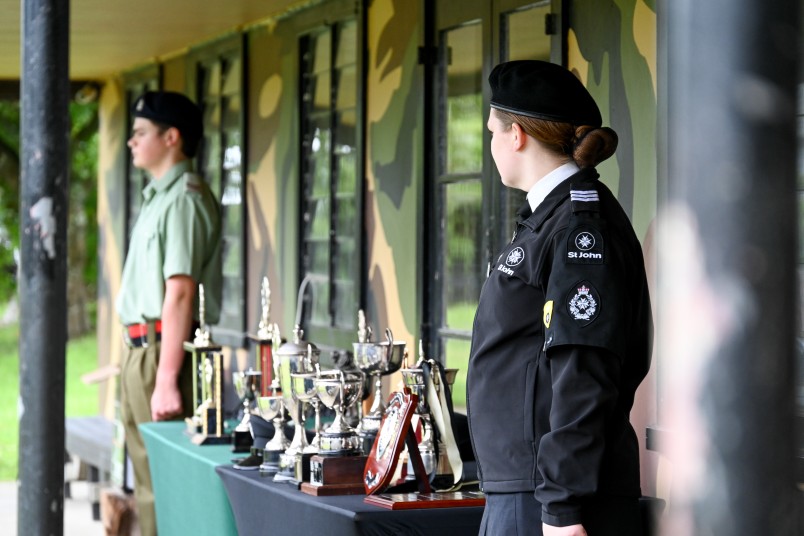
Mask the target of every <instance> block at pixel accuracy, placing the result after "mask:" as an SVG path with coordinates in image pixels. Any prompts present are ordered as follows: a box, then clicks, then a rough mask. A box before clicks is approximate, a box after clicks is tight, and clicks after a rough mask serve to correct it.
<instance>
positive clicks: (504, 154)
mask: <svg viewBox="0 0 804 536" xmlns="http://www.w3.org/2000/svg"><path fill="white" fill-rule="evenodd" d="M487 126H488V129H489V132H491V157H492V158H493V159H494V163H495V164H496V165H497V171H498V172H499V173H500V179H501V180H502V183H503V184H504V185H505V186H508V187H509V188H518V186H517V184H518V183H519V179H518V174H517V169H516V168H517V166H516V165H515V163H516V159H515V156H516V151H514V140H513V137H514V135H515V133H514V129H513V128H512V127H511V126H510V125H509V126H508V128H506V126H505V125H504V124H503V122H502V121H500V119H499V118H498V117H497V112H496V111H495V110H494V108H492V109H491V111H490V112H489V121H488V123H487Z"/></svg>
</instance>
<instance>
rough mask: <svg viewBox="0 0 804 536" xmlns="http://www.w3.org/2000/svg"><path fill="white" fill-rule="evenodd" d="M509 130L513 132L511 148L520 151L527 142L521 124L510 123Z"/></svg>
mask: <svg viewBox="0 0 804 536" xmlns="http://www.w3.org/2000/svg"><path fill="white" fill-rule="evenodd" d="M511 131H512V132H513V136H512V137H511V149H513V150H514V151H521V150H522V149H524V148H525V145H526V144H527V137H528V135H527V134H525V131H524V130H522V126H521V125H519V123H511Z"/></svg>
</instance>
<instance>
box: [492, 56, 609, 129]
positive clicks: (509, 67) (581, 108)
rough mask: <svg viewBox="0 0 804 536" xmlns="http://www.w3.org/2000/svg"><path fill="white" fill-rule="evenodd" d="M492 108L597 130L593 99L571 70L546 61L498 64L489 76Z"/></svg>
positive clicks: (597, 110) (597, 117)
mask: <svg viewBox="0 0 804 536" xmlns="http://www.w3.org/2000/svg"><path fill="white" fill-rule="evenodd" d="M489 84H490V85H491V106H492V107H493V108H497V109H499V110H502V111H504V112H510V113H513V114H519V115H526V116H528V117H535V118H536V119H544V120H546V121H557V122H561V123H571V124H573V125H589V126H593V127H599V126H600V125H601V124H602V123H603V120H602V118H601V117H600V110H599V109H598V107H597V104H596V103H595V100H594V99H593V98H592V96H591V95H590V94H589V92H588V91H587V90H586V88H585V87H584V86H583V84H582V83H581V81H580V80H578V79H577V78H576V77H575V75H574V74H572V73H571V72H570V71H568V70H567V69H565V68H564V67H561V66H560V65H556V64H555V63H549V62H546V61H538V60H518V61H509V62H507V63H501V64H499V65H497V66H496V67H494V69H493V70H492V71H491V74H490V75H489Z"/></svg>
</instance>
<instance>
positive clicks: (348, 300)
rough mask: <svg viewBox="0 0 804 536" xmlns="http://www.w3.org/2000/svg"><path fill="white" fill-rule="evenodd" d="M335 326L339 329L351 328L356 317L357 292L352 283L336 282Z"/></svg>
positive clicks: (334, 302)
mask: <svg viewBox="0 0 804 536" xmlns="http://www.w3.org/2000/svg"><path fill="white" fill-rule="evenodd" d="M332 301H333V304H334V306H335V325H336V326H337V327H339V328H344V329H348V328H353V327H354V323H355V322H354V318H355V317H356V316H357V292H356V291H355V286H354V283H352V281H340V280H339V281H336V283H335V295H334V296H333V300H332Z"/></svg>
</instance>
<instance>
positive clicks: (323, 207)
mask: <svg viewBox="0 0 804 536" xmlns="http://www.w3.org/2000/svg"><path fill="white" fill-rule="evenodd" d="M304 220H305V223H306V224H307V225H306V228H307V230H308V232H307V234H308V238H309V239H310V240H329V197H323V198H319V199H308V200H307V212H306V213H305V214H304Z"/></svg>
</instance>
